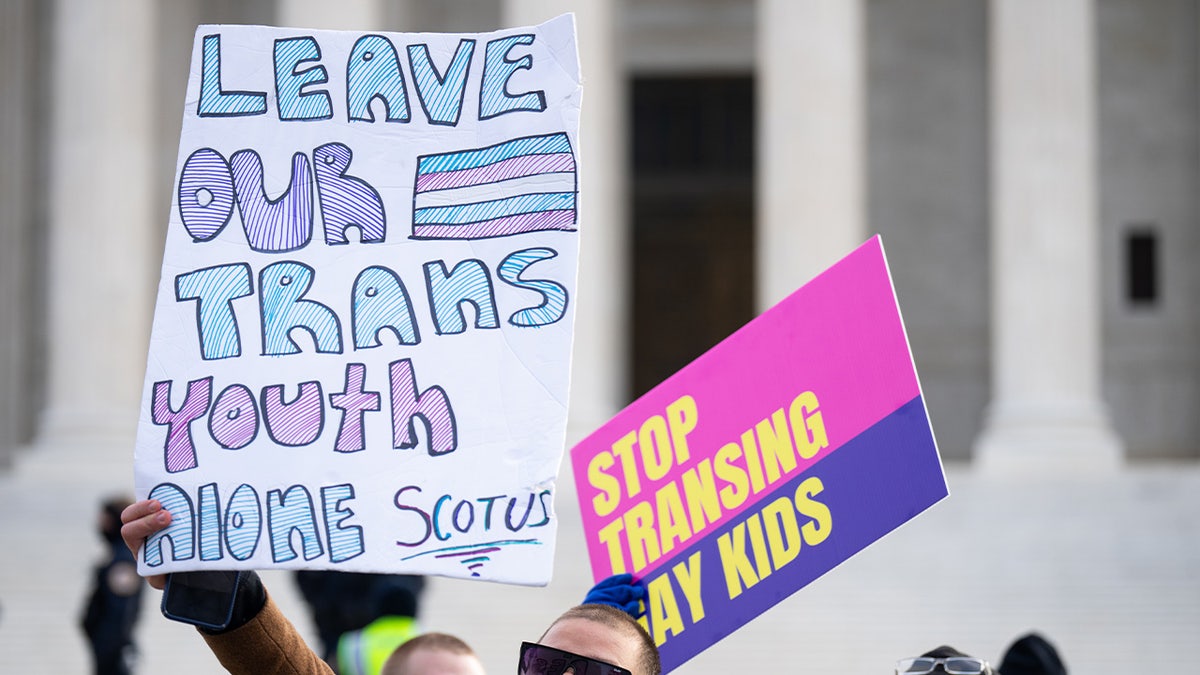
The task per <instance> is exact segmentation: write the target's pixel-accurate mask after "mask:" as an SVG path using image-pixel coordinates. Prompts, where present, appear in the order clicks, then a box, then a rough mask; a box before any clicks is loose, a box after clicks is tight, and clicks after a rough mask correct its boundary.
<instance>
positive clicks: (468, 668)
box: [404, 649, 484, 675]
mask: <svg viewBox="0 0 1200 675" xmlns="http://www.w3.org/2000/svg"><path fill="white" fill-rule="evenodd" d="M405 665H406V666H407V667H406V668H405V669H404V670H405V672H406V673H407V674H408V675H484V673H483V665H482V664H481V663H480V662H479V659H478V658H477V657H475V656H474V655H472V654H454V653H451V652H448V651H445V650H442V649H417V650H416V651H414V652H413V653H412V654H410V655H409V657H408V663H406V664H405Z"/></svg>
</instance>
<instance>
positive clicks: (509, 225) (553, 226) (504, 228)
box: [413, 210, 575, 239]
mask: <svg viewBox="0 0 1200 675" xmlns="http://www.w3.org/2000/svg"><path fill="white" fill-rule="evenodd" d="M574 224H575V212H574V211H572V210H562V211H538V212H536V213H521V214H517V215H515V216H506V217H504V218H493V219H491V220H481V221H479V222H477V223H466V224H464V225H414V226H413V238H414V239H482V238H484V237H504V236H507V235H510V234H521V233H522V232H533V231H536V230H571V229H574V228H572V227H571V226H572V225H574Z"/></svg>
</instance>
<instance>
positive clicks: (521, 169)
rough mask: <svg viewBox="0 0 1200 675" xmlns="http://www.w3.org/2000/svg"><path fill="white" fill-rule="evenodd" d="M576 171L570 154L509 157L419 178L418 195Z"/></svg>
mask: <svg viewBox="0 0 1200 675" xmlns="http://www.w3.org/2000/svg"><path fill="white" fill-rule="evenodd" d="M574 170H575V158H574V157H573V156H572V155H571V153H569V152H561V153H556V154H552V155H523V156H521V157H510V158H509V159H505V160H502V161H499V162H496V163H495V164H488V165H487V166H481V167H478V168H475V169H463V170H461V171H442V172H440V173H426V174H421V175H419V176H417V188H416V191H417V192H418V193H421V192H430V191H433V190H447V189H449V188H457V187H469V186H472V185H481V184H483V183H498V182H500V181H502V180H511V179H513V178H524V177H526V176H536V175H539V174H543V173H567V172H571V171H574Z"/></svg>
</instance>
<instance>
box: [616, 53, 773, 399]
mask: <svg viewBox="0 0 1200 675" xmlns="http://www.w3.org/2000/svg"><path fill="white" fill-rule="evenodd" d="M753 122H754V86H753V81H752V80H751V78H749V77H641V78H636V79H635V80H634V83H633V153H632V154H633V288H634V291H633V369H634V370H633V377H632V378H631V381H632V382H633V387H634V392H633V393H634V395H635V396H641V395H642V394H644V393H645V392H646V391H648V390H649V389H651V388H653V387H654V386H655V385H657V384H658V383H659V382H661V381H663V380H664V379H666V378H667V377H669V376H670V375H671V374H673V373H674V372H675V371H677V370H679V369H680V368H682V367H683V366H685V365H687V364H688V363H689V362H691V361H692V360H693V359H695V358H696V357H697V356H700V355H701V354H703V353H704V352H705V351H707V350H708V349H709V348H710V347H712V346H713V345H715V344H716V343H718V342H720V341H721V340H722V339H724V338H725V337H726V336H728V335H729V334H730V333H732V332H733V331H735V330H737V329H738V328H740V327H741V326H742V325H743V324H745V323H746V322H747V321H749V320H750V319H751V318H753V316H754V184H753V171H754V129H753Z"/></svg>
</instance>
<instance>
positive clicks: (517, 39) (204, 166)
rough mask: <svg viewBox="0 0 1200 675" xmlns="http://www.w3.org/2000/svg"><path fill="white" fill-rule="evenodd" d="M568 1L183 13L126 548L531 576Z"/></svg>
mask: <svg viewBox="0 0 1200 675" xmlns="http://www.w3.org/2000/svg"><path fill="white" fill-rule="evenodd" d="M580 94H581V90H580V83H579V68H578V61H577V54H576V48H575V34H574V21H573V18H572V17H571V16H570V15H564V16H561V17H559V18H557V19H554V20H552V21H549V22H547V23H545V24H542V25H540V26H536V27H529V28H514V29H507V30H501V31H496V32H492V33H481V34H432V33H414V34H400V33H362V32H349V31H322V30H305V29H288V28H274V27H265V26H224V25H220V26H200V27H199V29H198V30H197V32H196V37H195V43H194V45H193V51H192V68H191V74H190V77H189V79H188V87H187V98H186V107H185V112H184V119H183V128H182V133H181V137H180V147H179V157H178V161H177V165H176V180H175V185H174V195H173V201H172V207H171V213H170V219H169V222H168V229H167V236H166V247H165V253H164V261H163V271H162V279H161V282H160V285H159V288H158V294H157V304H156V309H155V315H154V325H153V332H152V335H151V341H150V350H149V357H148V361H147V368H146V381H145V389H144V393H143V396H142V407H141V413H140V421H139V426H138V437H137V446H136V451H135V488H136V491H137V493H138V496H139V497H142V498H144V497H152V498H155V499H158V500H160V501H161V502H162V503H163V505H164V506H165V507H166V508H167V509H168V510H169V511H171V513H172V514H173V516H174V522H173V523H172V524H171V526H170V527H169V528H167V529H166V530H164V531H162V532H160V533H159V534H158V535H156V536H154V537H152V538H151V539H150V540H148V541H147V544H146V546H144V547H143V549H142V557H141V559H140V560H139V566H140V570H141V571H142V573H144V574H156V573H163V572H172V571H184V570H194V569H205V568H211V569H267V568H284V569H299V568H306V569H338V570H344V571H362V572H367V571H370V572H396V573H413V574H417V573H422V574H437V575H444V576H453V577H465V578H481V579H487V580H493V581H502V582H509V583H519V584H535V585H541V584H545V583H547V582H548V581H549V579H550V572H551V568H552V562H553V549H554V542H555V526H556V523H557V520H556V518H555V515H554V509H553V499H554V479H555V476H556V474H557V472H558V467H559V462H560V460H561V456H562V451H563V444H564V436H565V425H566V414H567V393H568V383H569V375H570V353H571V339H572V326H573V321H574V292H575V279H576V263H577V256H578V228H579V225H580V224H579V222H578V217H577V216H578V203H577V199H578V193H579V191H578V177H577V167H578V156H579V152H578V151H579V143H578V124H579V104H580Z"/></svg>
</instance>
